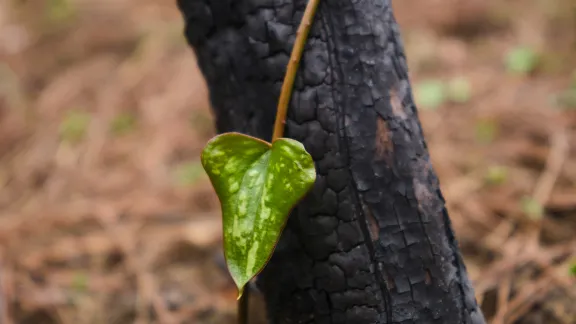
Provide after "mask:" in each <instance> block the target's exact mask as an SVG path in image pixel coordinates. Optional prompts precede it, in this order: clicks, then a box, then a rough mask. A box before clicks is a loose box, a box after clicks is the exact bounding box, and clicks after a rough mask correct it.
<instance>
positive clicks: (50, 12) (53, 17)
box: [46, 0, 76, 22]
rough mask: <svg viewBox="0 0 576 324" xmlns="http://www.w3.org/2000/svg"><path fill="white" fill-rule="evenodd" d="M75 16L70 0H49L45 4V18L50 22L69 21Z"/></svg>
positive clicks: (74, 9)
mask: <svg viewBox="0 0 576 324" xmlns="http://www.w3.org/2000/svg"><path fill="white" fill-rule="evenodd" d="M75 14H76V8H75V7H74V4H72V1H71V0H49V1H47V3H46V17H47V18H48V20H50V21H51V22H62V21H66V20H69V19H71V18H73V17H74V15H75Z"/></svg>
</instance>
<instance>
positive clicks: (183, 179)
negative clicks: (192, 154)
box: [174, 161, 204, 186]
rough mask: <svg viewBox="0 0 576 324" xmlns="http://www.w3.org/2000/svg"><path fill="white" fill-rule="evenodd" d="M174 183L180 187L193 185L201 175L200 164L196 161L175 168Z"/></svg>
mask: <svg viewBox="0 0 576 324" xmlns="http://www.w3.org/2000/svg"><path fill="white" fill-rule="evenodd" d="M174 174H175V180H176V182H177V183H178V184H179V185H181V186H190V185H193V184H195V183H196V182H197V181H198V180H199V179H200V178H201V177H202V176H203V175H204V171H203V168H202V164H200V163H198V162H197V161H193V162H185V163H182V164H180V165H178V166H177V167H176V170H175V172H174Z"/></svg>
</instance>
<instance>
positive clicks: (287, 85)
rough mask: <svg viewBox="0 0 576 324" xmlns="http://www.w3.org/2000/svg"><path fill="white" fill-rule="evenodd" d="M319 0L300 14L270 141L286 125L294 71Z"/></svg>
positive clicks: (315, 0) (277, 136)
mask: <svg viewBox="0 0 576 324" xmlns="http://www.w3.org/2000/svg"><path fill="white" fill-rule="evenodd" d="M319 3H320V0H309V1H308V4H307V5H306V10H305V11H304V15H303V16H302V21H301V22H300V26H298V31H297V32H296V39H295V40H294V47H293V48H292V53H291V54H290V61H289V62H288V67H287V68H286V75H285V77H284V82H283V83H282V90H281V91H280V99H279V100H278V110H277V111H276V121H275V122H274V133H273V134H272V143H274V141H275V140H277V139H279V138H281V137H282V136H284V127H285V125H286V114H287V113H288V105H289V104H290V97H291V96H292V89H293V88H294V80H295V79H296V73H297V72H298V67H299V66H300V61H301V60H302V53H303V52H304V47H305V45H306V40H307V39H308V34H309V33H310V29H311V27H312V21H313V19H314V15H315V14H316V10H317V9H318V4H319Z"/></svg>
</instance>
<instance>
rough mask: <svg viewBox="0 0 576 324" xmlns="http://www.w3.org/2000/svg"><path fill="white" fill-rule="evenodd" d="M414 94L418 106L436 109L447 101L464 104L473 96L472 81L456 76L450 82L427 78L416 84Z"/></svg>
mask: <svg viewBox="0 0 576 324" xmlns="http://www.w3.org/2000/svg"><path fill="white" fill-rule="evenodd" d="M414 95H415V97H416V102H417V103H418V106H420V107H422V108H423V109H428V110H434V109H437V108H438V107H439V106H441V105H443V104H445V103H446V102H453V103H457V104H463V103H466V102H468V101H469V100H470V98H471V97H472V88H471V86H470V82H468V80H467V79H466V78H464V77H456V78H453V79H451V80H450V81H448V82H442V81H441V80H425V81H422V82H420V83H418V84H416V86H415V88H414Z"/></svg>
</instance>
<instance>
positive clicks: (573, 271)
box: [568, 259, 576, 277]
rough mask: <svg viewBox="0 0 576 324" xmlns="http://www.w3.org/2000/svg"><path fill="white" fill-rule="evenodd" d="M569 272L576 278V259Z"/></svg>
mask: <svg viewBox="0 0 576 324" xmlns="http://www.w3.org/2000/svg"><path fill="white" fill-rule="evenodd" d="M568 272H569V273H570V275H571V276H573V277H576V259H574V260H572V264H570V269H569V270H568Z"/></svg>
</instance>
